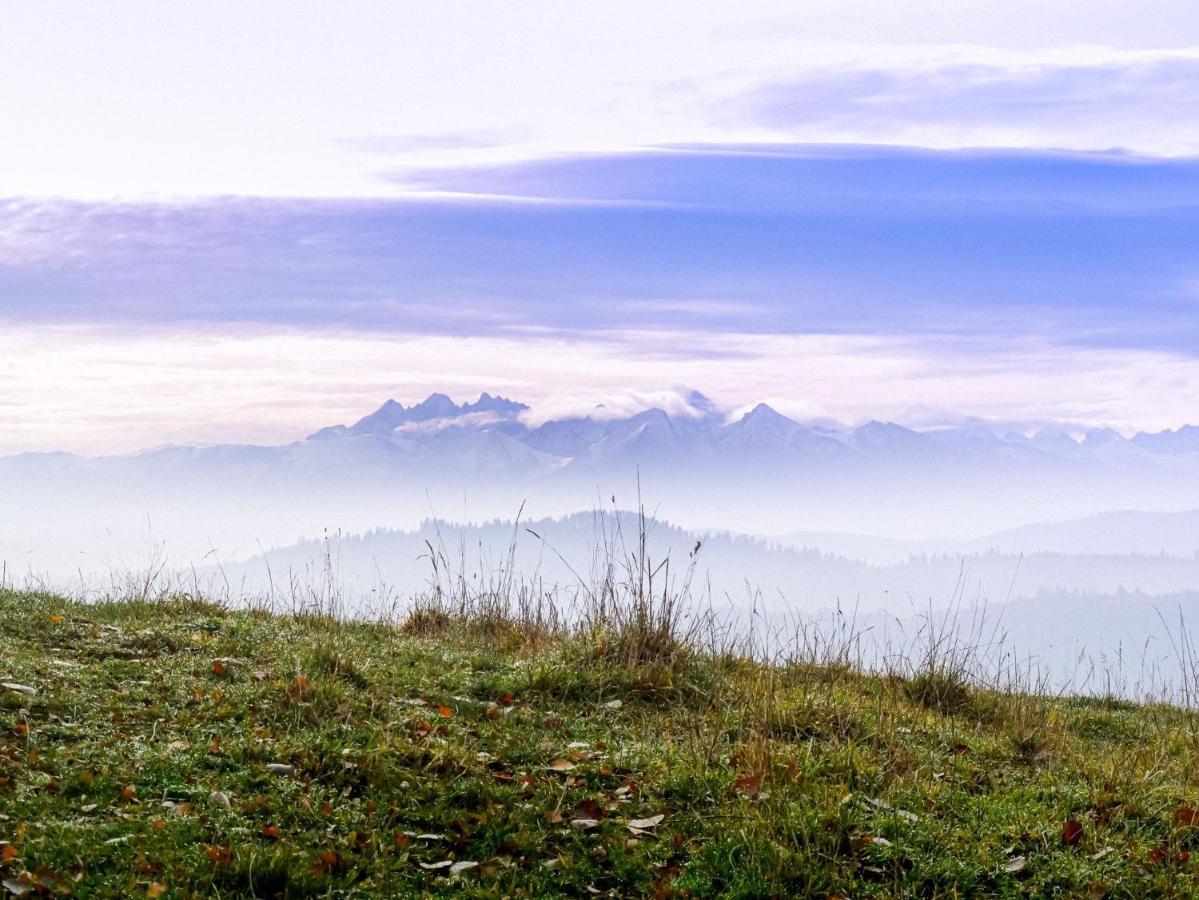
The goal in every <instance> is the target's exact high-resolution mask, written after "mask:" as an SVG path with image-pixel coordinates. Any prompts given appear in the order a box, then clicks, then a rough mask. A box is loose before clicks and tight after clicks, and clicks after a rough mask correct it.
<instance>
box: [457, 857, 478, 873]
mask: <svg viewBox="0 0 1199 900" xmlns="http://www.w3.org/2000/svg"><path fill="white" fill-rule="evenodd" d="M478 865H479V864H478V863H477V862H472V861H471V860H469V859H462V860H459V861H458V862H456V863H454V864H453V865H452V866H450V874H451V875H461V874H462V873H463V872H467V871H469V870H470V869H473V868H475V867H476V866H478Z"/></svg>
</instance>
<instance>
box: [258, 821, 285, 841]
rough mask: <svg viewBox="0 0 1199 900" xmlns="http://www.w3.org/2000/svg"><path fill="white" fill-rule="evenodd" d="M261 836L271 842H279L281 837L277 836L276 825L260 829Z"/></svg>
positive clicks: (277, 829)
mask: <svg viewBox="0 0 1199 900" xmlns="http://www.w3.org/2000/svg"><path fill="white" fill-rule="evenodd" d="M262 836H263V837H264V838H268V839H269V840H272V841H277V840H279V838H280V837H282V835H280V834H279V828H278V826H276V825H266V826H264V827H263V829H262Z"/></svg>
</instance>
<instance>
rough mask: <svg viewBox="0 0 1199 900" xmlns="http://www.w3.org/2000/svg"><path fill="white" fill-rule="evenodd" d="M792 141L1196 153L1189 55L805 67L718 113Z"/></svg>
mask: <svg viewBox="0 0 1199 900" xmlns="http://www.w3.org/2000/svg"><path fill="white" fill-rule="evenodd" d="M724 115H725V117H726V118H727V120H728V122H729V124H730V125H731V126H732V125H734V124H735V123H741V124H746V123H752V124H755V125H760V126H764V127H766V128H768V129H770V130H772V131H775V132H777V133H779V134H783V135H787V136H788V137H789V138H791V139H803V137H804V136H811V135H820V136H822V137H823V138H824V139H826V140H827V139H829V137H830V136H837V138H838V139H841V140H846V141H854V140H867V141H879V140H881V141H885V142H894V143H911V144H924V145H929V146H963V145H967V146H968V145H976V146H997V145H998V146H1005V145H1006V146H1030V145H1035V146H1041V147H1063V148H1066V147H1069V148H1076V149H1103V148H1109V147H1126V148H1132V149H1135V150H1137V151H1140V152H1150V153H1162V154H1179V153H1190V154H1194V153H1196V152H1199V55H1196V54H1194V53H1190V52H1184V53H1179V54H1167V55H1144V54H1132V55H1124V56H1116V57H1115V58H1110V59H1107V60H1101V61H1081V62H1040V61H1037V60H1036V59H1035V57H1034V58H1033V59H1030V60H1027V61H1022V60H1020V59H1018V58H1017V59H1013V60H1010V61H1007V62H1006V63H1005V64H1003V65H998V64H992V63H987V62H970V61H960V60H955V61H952V62H949V63H946V64H929V63H928V62H925V63H924V64H922V65H920V64H917V65H908V66H899V67H894V68H868V67H862V68H839V69H833V70H831V71H829V70H825V71H818V70H811V71H807V72H804V73H802V74H800V75H797V76H795V77H792V78H790V79H780V80H778V81H776V82H774V83H765V84H762V85H759V86H756V87H754V88H752V89H750V90H748V91H746V92H745V93H743V94H742V95H740V96H738V97H736V98H734V99H732V100H731V101H730V102H729V103H728V104H727V106H726V107H725V110H724Z"/></svg>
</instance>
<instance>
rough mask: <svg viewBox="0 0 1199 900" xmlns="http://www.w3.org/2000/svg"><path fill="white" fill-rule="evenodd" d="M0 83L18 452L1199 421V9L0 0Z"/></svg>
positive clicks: (3, 387) (8, 437)
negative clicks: (477, 411) (561, 420)
mask: <svg viewBox="0 0 1199 900" xmlns="http://www.w3.org/2000/svg"><path fill="white" fill-rule="evenodd" d="M647 7H648V8H647ZM880 7H881V8H880ZM0 110H3V111H4V113H3V118H2V121H3V124H2V125H0V129H2V130H3V131H2V133H0V137H3V138H4V139H3V140H0V454H2V453H13V452H22V451H34V450H37V451H44V450H59V449H64V450H71V451H75V452H82V453H110V452H129V451H133V450H136V449H137V448H140V447H146V446H153V445H157V444H160V443H164V442H185V441H201V442H208V441H244V442H280V441H287V440H292V439H296V438H299V437H302V436H303V435H304V434H307V433H309V432H310V431H312V430H315V428H317V427H319V426H321V425H325V424H330V423H333V422H340V421H346V420H352V419H356V418H358V417H359V416H360V415H362V414H363V413H365V412H367V411H369V410H370V409H372V408H374V407H376V406H378V405H379V404H380V403H381V402H382V401H383V400H384V399H386V398H387V397H393V396H394V397H397V398H398V399H401V400H403V401H410V400H416V399H420V398H421V397H422V396H424V395H425V394H427V393H429V392H431V391H433V390H443V391H447V392H449V393H451V394H454V395H455V396H457V397H460V398H466V397H467V396H468V395H477V393H478V392H479V391H481V390H490V391H492V392H496V391H501V392H503V393H507V394H510V395H512V396H515V397H516V398H518V399H522V400H525V401H526V402H530V403H532V404H533V406H534V411H533V414H534V415H539V416H543V417H544V416H550V415H558V414H565V413H568V412H579V411H584V410H586V409H589V408H591V407H592V406H593V405H594V404H595V403H597V402H608V403H624V404H632V405H636V404H638V403H642V402H651V401H652V400H659V401H660V400H661V398H662V397H663V396H665V395H670V394H671V393H672V392H675V391H679V390H685V389H686V388H691V387H694V388H698V389H700V390H702V391H704V392H705V393H708V394H710V395H711V396H713V397H714V398H715V399H716V400H717V402H718V403H720V404H721V405H722V406H723V407H724V408H726V409H727V410H728V411H729V412H730V413H735V411H737V410H739V409H741V408H744V407H745V406H746V405H748V404H751V403H753V402H756V401H758V400H769V401H770V402H771V403H772V404H773V405H776V406H777V407H778V408H779V409H780V410H783V411H785V412H788V413H790V414H792V415H795V416H797V417H801V418H803V417H807V418H832V419H836V420H840V421H845V422H849V423H852V422H856V421H863V420H865V419H868V418H890V419H896V420H899V421H903V422H905V423H907V424H912V425H917V426H933V425H936V424H939V423H944V422H948V421H954V420H957V419H961V418H963V417H981V418H984V419H989V420H995V421H996V422H1019V423H1035V422H1047V421H1070V422H1078V423H1083V424H1084V425H1110V426H1114V427H1117V428H1119V429H1121V430H1124V431H1129V432H1130V431H1134V430H1138V429H1151V430H1156V429H1160V428H1166V427H1176V426H1178V425H1181V424H1183V423H1185V422H1199V390H1197V388H1199V350H1197V349H1196V348H1199V317H1197V316H1196V315H1195V309H1196V305H1197V304H1199V253H1197V252H1196V246H1199V242H1197V241H1196V240H1195V238H1194V235H1195V234H1199V215H1197V207H1199V7H1196V6H1194V5H1191V4H1181V3H1177V2H1140V3H1135V4H1134V3H1124V2H1091V3H1086V4H1083V3H1074V2H1063V3H1053V4H1046V3H1021V2H1006V3H980V2H954V3H910V2H894V3H888V4H885V5H880V4H876V3H864V2H839V3H836V4H832V3H799V4H792V3H787V4H783V3H765V2H746V3H739V4H735V5H734V4H724V3H719V4H716V3H713V4H704V3H695V2H688V3H669V2H668V3H658V4H652V5H646V4H633V3H622V2H613V3H605V4H576V3H563V2H554V3H538V2H529V3H520V4H480V3H471V4H458V3H439V4H428V5H425V4H393V3H383V2H378V3H361V2H360V3H355V2H348V3H339V4H316V3H297V2H288V3H282V2H255V3H246V2H236V3H234V2H228V3H225V2H212V3H206V4H195V5H181V4H170V5H168V4H161V3H152V2H146V3H134V2H121V0H117V2H113V3H109V4H104V5H102V6H101V5H97V4H87V3H82V2H43V3H38V4H17V3H9V4H4V5H2V6H0Z"/></svg>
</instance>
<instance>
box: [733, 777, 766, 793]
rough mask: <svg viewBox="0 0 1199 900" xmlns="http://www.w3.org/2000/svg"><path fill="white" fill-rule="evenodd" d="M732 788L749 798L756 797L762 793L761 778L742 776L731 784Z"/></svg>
mask: <svg viewBox="0 0 1199 900" xmlns="http://www.w3.org/2000/svg"><path fill="white" fill-rule="evenodd" d="M733 787H735V788H736V789H737V790H738V791H739V792H740V793H742V794H746V795H749V796H754V795H757V794H759V793H761V791H762V776H760V775H742V776H741V777H740V778H738V779H737V780H736V781H734V782H733Z"/></svg>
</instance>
